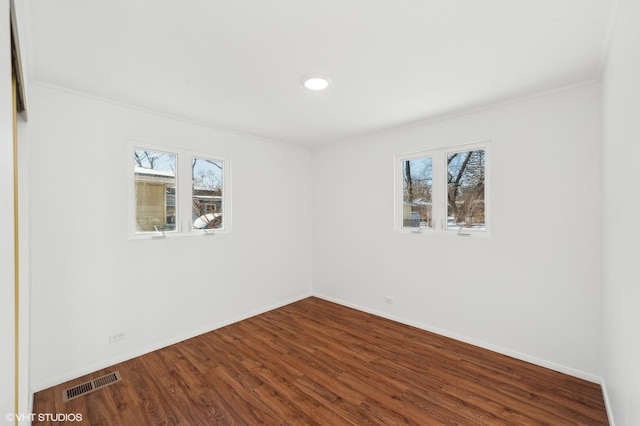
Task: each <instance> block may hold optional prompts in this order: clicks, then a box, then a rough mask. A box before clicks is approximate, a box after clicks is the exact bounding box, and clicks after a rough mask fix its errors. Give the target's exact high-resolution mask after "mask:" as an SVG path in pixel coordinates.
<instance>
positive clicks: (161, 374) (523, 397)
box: [34, 297, 608, 425]
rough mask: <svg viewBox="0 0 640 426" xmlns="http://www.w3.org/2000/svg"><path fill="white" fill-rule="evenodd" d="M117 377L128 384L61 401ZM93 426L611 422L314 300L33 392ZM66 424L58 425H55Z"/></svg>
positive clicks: (494, 368) (567, 397)
mask: <svg viewBox="0 0 640 426" xmlns="http://www.w3.org/2000/svg"><path fill="white" fill-rule="evenodd" d="M115 370H118V371H119V372H120V375H121V376H122V381H121V382H118V383H115V384H112V385H110V386H107V387H104V388H101V389H98V390H97V391H95V392H93V393H90V394H87V395H84V396H81V397H79V398H76V399H73V400H71V401H69V402H66V403H65V402H62V396H61V393H62V390H63V389H66V388H68V387H71V386H75V385H77V384H80V383H82V382H85V381H87V380H90V379H94V378H97V377H100V376H102V375H104V374H106V373H108V372H111V371H115ZM34 412H35V413H36V418H35V420H36V421H35V422H34V424H70V425H72V424H73V425H77V424H79V423H78V422H68V423H64V422H62V423H57V422H50V421H49V422H47V421H44V422H39V421H38V418H37V414H38V413H57V414H60V413H74V414H81V415H82V418H83V422H82V423H80V424H90V425H147V424H171V425H209V424H230V425H255V424H266V425H279V424H293V425H343V424H357V425H361V424H374V425H393V424H415V425H431V424H433V425H437V424H460V425H492V424H499V425H502V424H512V425H543V424H545V425H604V424H608V423H607V415H606V412H605V408H604V402H603V398H602V392H601V389H600V386H599V385H597V384H593V383H590V382H586V381H584V380H580V379H577V378H574V377H571V376H567V375H564V374H561V373H558V372H555V371H551V370H548V369H545V368H542V367H538V366H535V365H532V364H529V363H526V362H523V361H518V360H515V359H513V358H510V357H507V356H503V355H499V354H496V353H494V352H490V351H487V350H484V349H480V348H478V347H475V346H471V345H468V344H465V343H461V342H458V341H455V340H452V339H448V338H445V337H442V336H439V335H436V334H433V333H429V332H426V331H423V330H419V329H416V328H413V327H409V326H406V325H402V324H398V323H395V322H393V321H389V320H386V319H382V318H379V317H375V316H373V315H369V314H366V313H363V312H359V311H356V310H353V309H349V308H346V307H343V306H340V305H336V304H333V303H330V302H327V301H324V300H321V299H317V298H313V297H312V298H308V299H305V300H302V301H300V302H297V303H293V304H291V305H288V306H285V307H282V308H280V309H276V310H274V311H271V312H267V313H265V314H262V315H259V316H256V317H253V318H250V319H247V320H245V321H242V322H239V323H236V324H233V325H230V326H228V327H224V328H221V329H218V330H215V331H212V332H209V333H206V334H203V335H201V336H198V337H195V338H193V339H189V340H186V341H184V342H181V343H178V344H176V345H173V346H170V347H167V348H164V349H161V350H159V351H156V352H152V353H149V354H147V355H144V356H141V357H138V358H135V359H132V360H130V361H126V362H123V363H121V364H117V365H114V366H113V367H111V368H108V369H104V370H101V371H97V372H95V373H94V374H91V375H88V376H85V377H81V378H78V379H77V380H73V381H70V382H67V383H64V384H62V385H59V386H55V387H53V388H50V389H46V390H43V391H41V392H38V393H37V394H36V395H35V402H34ZM58 418H60V417H58Z"/></svg>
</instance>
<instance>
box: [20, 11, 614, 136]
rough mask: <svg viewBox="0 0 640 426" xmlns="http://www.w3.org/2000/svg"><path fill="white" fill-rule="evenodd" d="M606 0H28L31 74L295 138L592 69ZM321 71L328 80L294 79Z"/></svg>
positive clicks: (521, 92)
mask: <svg viewBox="0 0 640 426" xmlns="http://www.w3.org/2000/svg"><path fill="white" fill-rule="evenodd" d="M614 3H615V0H322V1H313V0H269V1H267V0H55V1H51V0H31V1H30V3H27V5H26V8H25V10H26V12H27V22H26V28H27V33H28V35H27V48H28V52H29V66H30V70H31V79H32V81H34V82H40V83H46V84H48V85H54V86H60V87H64V88H68V89H71V90H74V91H79V92H84V93H87V94H91V95H94V96H98V97H103V98H107V99H111V100H115V101H118V102H122V103H125V104H129V105H133V106H137V107H141V108H145V109H149V110H153V111H157V112H161V113H164V114H170V115H173V116H177V117H182V118H186V119H189V120H194V121H198V122H202V123H207V124H209V125H213V126H216V127H220V128H224V129H229V130H233V131H239V132H242V133H246V134H251V135H256V136H259V137H262V138H268V139H273V140H278V141H282V142H288V143H293V144H297V145H302V146H309V147H313V146H318V145H322V144H328V143H335V142H338V141H343V140H347V139H352V138H357V137H360V136H363V135H368V134H372V133H376V132H380V131H385V130H388V129H392V128H396V127H400V126H404V125H407V124H409V123H413V122H416V121H422V120H427V119H430V118H433V117H437V116H441V115H444V114H451V113H455V112H457V111H463V110H468V109H470V108H476V107H481V106H484V105H487V104H491V103H495V102H500V101H505V100H508V99H512V98H516V97H521V96H526V95H529V94H533V93H537V92H541V91H547V90H551V89H554V88H558V87H564V86H569V85H573V84H578V83H581V82H586V81H594V80H597V79H598V78H599V75H600V72H601V67H602V63H603V60H604V56H605V53H606V45H607V39H608V36H609V32H610V27H611V25H610V21H611V17H612V16H613V12H612V11H613V9H614ZM310 73H321V74H325V75H327V76H329V77H331V79H332V85H331V86H330V87H329V89H328V90H326V91H325V92H320V93H314V92H309V91H306V90H305V89H304V88H303V87H302V85H301V83H300V80H301V78H302V76H304V75H306V74H310Z"/></svg>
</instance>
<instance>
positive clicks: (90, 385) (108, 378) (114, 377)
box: [62, 371, 122, 402]
mask: <svg viewBox="0 0 640 426" xmlns="http://www.w3.org/2000/svg"><path fill="white" fill-rule="evenodd" d="M120 380H122V379H121V378H120V373H118V372H117V371H114V372H113V373H109V374H107V375H105V376H102V377H98V378H97V379H93V380H91V381H89V382H84V383H82V384H79V385H77V386H74V387H72V388H69V389H65V390H63V391H62V401H63V402H67V401H70V400H72V399H73V398H77V397H79V396H82V395H86V394H88V393H91V392H93V391H95V390H98V389H100V388H103V387H105V386H108V385H110V384H112V383H116V382H119V381H120Z"/></svg>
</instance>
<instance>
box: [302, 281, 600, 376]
mask: <svg viewBox="0 0 640 426" xmlns="http://www.w3.org/2000/svg"><path fill="white" fill-rule="evenodd" d="M313 296H315V297H318V298H320V299H324V300H327V301H329V302H333V303H337V304H338V305H342V306H347V307H349V308H353V309H356V310H358V311H362V312H367V313H369V314H372V315H376V316H379V317H382V318H386V319H390V320H392V321H396V322H399V323H401V324H406V325H410V326H412V327H416V328H419V329H421V330H425V331H430V332H432V333H436V334H439V335H441V336H445V337H450V338H452V339H455V340H458V341H461V342H465V343H469V344H470V345H474V346H478V347H481V348H484V349H488V350H490V351H493V352H497V353H500V354H502V355H507V356H510V357H512V358H516V359H519V360H521V361H526V362H529V363H531V364H535V365H539V366H540V367H545V368H548V369H550V370H554V371H558V372H560V373H564V374H568V375H569V376H573V377H577V378H579V379H583V380H587V381H589V382H592V383H598V384H601V383H602V378H601V377H599V376H596V375H593V374H590V373H586V372H584V371H580V370H576V369H574V368H571V367H567V366H564V365H560V364H556V363H554V362H551V361H547V360H544V359H540V358H537V357H534V356H531V355H527V354H523V353H521V352H518V351H514V350H511V349H507V348H503V347H501V346H496V345H493V344H491V343H487V342H484V341H481V340H477V339H474V338H471V337H468V336H463V335H460V334H458V333H453V332H450V331H448V330H443V329H441V328H438V327H432V326H429V325H426V324H422V323H419V322H415V321H411V320H408V319H406V318H402V317H398V316H395V315H390V314H389V313H386V312H381V311H377V310H375V309H369V308H366V307H364V306H360V305H357V304H354V303H349V302H345V301H343V300H340V299H335V298H333V297H330V296H326V295H323V294H319V293H315V292H314V293H313Z"/></svg>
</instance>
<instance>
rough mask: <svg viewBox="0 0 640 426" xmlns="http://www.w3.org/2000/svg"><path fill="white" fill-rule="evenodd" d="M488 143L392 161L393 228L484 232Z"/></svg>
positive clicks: (435, 151)
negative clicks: (394, 186) (393, 180)
mask: <svg viewBox="0 0 640 426" xmlns="http://www.w3.org/2000/svg"><path fill="white" fill-rule="evenodd" d="M487 152H488V143H484V144H473V145H464V146H459V147H453V148H443V149H437V150H433V151H425V152H418V153H414V154H408V155H402V156H398V157H396V202H395V203H396V206H395V209H396V229H398V230H409V231H412V232H422V231H423V230H430V231H456V233H457V234H459V235H465V236H467V235H471V234H473V233H477V232H483V231H486V230H487V220H486V219H487V216H488V215H487V205H486V204H487V203H486V199H485V198H486V194H485V192H486V185H487V176H486V165H487Z"/></svg>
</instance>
